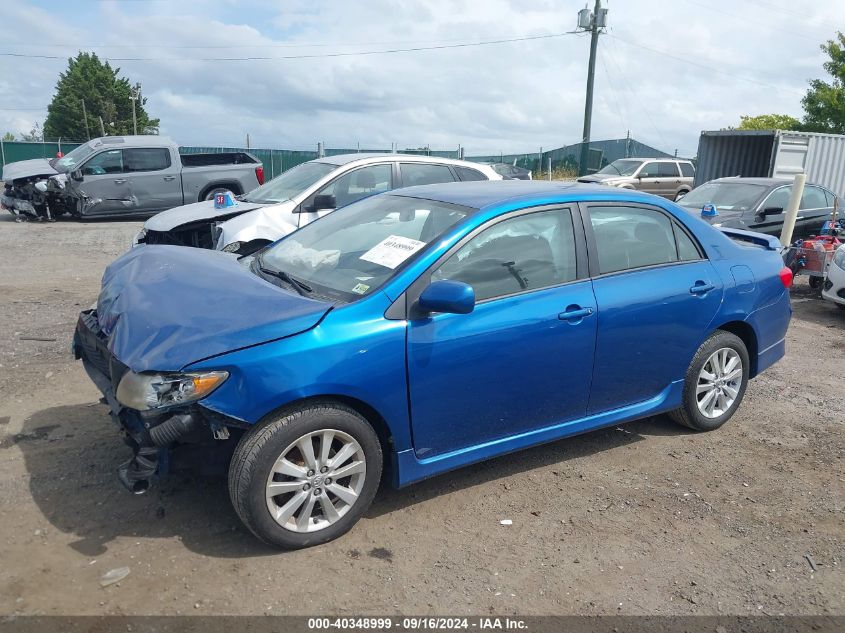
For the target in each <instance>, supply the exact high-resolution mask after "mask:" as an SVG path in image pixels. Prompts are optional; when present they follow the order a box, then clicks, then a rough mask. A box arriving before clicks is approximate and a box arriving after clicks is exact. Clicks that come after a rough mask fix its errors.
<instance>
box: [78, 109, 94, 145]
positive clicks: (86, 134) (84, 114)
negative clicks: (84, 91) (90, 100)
mask: <svg viewBox="0 0 845 633" xmlns="http://www.w3.org/2000/svg"><path fill="white" fill-rule="evenodd" d="M80 101H81V102H82V120H83V121H85V136H87V137H88V140H89V141H90V140H91V131H90V130H89V129H88V112H87V111H86V110H85V99H80Z"/></svg>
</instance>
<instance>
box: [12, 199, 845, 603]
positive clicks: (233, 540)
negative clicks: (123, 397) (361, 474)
mask: <svg viewBox="0 0 845 633" xmlns="http://www.w3.org/2000/svg"><path fill="white" fill-rule="evenodd" d="M139 226H140V224H139V223H113V222H110V223H86V224H80V223H74V222H59V223H56V224H50V225H36V224H15V223H13V222H12V221H11V217H9V216H5V217H2V219H0V253H2V262H3V266H2V269H3V277H2V279H1V280H0V297H2V300H0V321H2V323H3V324H4V327H3V328H2V330H0V516H2V521H0V561H2V565H0V613H2V614H11V613H23V614H175V613H182V614H200V613H202V614H211V613H229V614H247V613H252V614H254V613H272V614H281V613H294V614H315V613H338V614H356V613H371V614H384V613H399V612H401V613H417V614H420V613H447V612H448V613H454V614H458V613H461V614H487V613H496V614H509V613H518V614H522V615H529V614H599V613H601V614H615V613H622V614H646V613H648V614H743V615H744V614H760V613H765V614H779V613H786V614H830V613H834V614H845V573H843V566H845V561H843V551H845V548H843V546H845V522H843V519H845V516H843V508H844V507H845V468H843V449H845V434H843V423H845V415H843V414H845V390H843V386H844V385H845V375H843V362H842V359H843V356H844V355H845V336H843V332H845V311H841V310H837V309H836V308H835V306H832V305H829V304H826V303H824V302H822V301H820V300H818V299H815V298H813V297H814V295H813V294H812V293H811V292H810V290H809V288H808V287H807V285H806V282H805V281H800V282H799V283H798V285H797V287H796V289H795V291H794V295H793V298H794V301H795V303H794V307H795V318H794V320H793V322H792V327H791V330H790V334H789V352H788V356H787V358H786V359H785V360H784V361H783V362H781V363H780V364H779V365H777V366H776V367H775V368H774V369H773V370H771V371H769V372H768V373H766V374H765V375H763V376H761V377H760V378H758V379H757V380H755V381H754V382H752V384H751V386H750V388H749V390H748V395H747V396H746V400H745V402H744V404H743V406H742V408H741V410H740V412H739V414H738V415H737V416H736V417H734V419H733V420H732V421H731V422H730V423H729V424H728V425H727V426H726V427H725V428H723V429H722V430H720V431H717V432H715V433H710V434H697V433H692V432H689V431H687V430H684V429H681V428H679V427H677V426H675V425H674V424H673V423H672V422H671V421H670V420H668V419H667V418H665V417H657V418H651V419H647V420H644V421H640V422H636V423H632V424H628V425H626V426H625V427H623V428H617V429H610V430H605V431H600V432H595V433H590V434H588V435H584V436H581V437H579V438H576V439H571V440H565V441H561V442H557V443H554V444H550V445H547V446H543V447H540V448H535V449H532V450H528V451H525V452H522V453H519V454H516V455H511V456H507V457H503V458H500V459H497V460H494V461H491V462H488V463H485V464H481V465H478V466H474V467H471V468H467V469H464V470H461V471H458V472H455V473H451V474H448V475H445V476H442V477H439V478H436V479H434V480H431V481H428V482H425V483H422V484H419V485H416V486H412V487H410V488H407V489H405V490H402V491H393V490H390V489H384V490H382V491H381V492H380V493H379V496H378V497H377V499H376V502H375V504H374V506H373V507H372V509H371V510H370V511H369V512H368V513H367V515H366V517H365V518H364V519H363V520H362V521H361V522H360V523H359V524H358V525H357V526H356V527H355V528H354V529H353V531H352V532H351V533H350V534H348V535H347V536H345V537H343V538H341V539H340V540H337V541H334V542H333V543H330V544H328V545H324V546H321V547H318V548H313V549H310V550H305V551H299V552H293V553H279V552H276V551H271V550H268V549H267V548H265V547H263V546H261V545H260V544H259V543H258V542H257V541H256V540H255V539H254V538H253V537H252V536H251V535H250V534H249V533H247V532H246V531H245V530H244V529H243V528H242V527H241V526H240V523H239V521H238V519H237V517H236V516H235V513H234V511H233V510H232V509H231V507H230V505H229V500H228V495H227V490H226V485H225V480H224V479H222V478H219V477H217V478H214V477H210V478H209V477H201V476H199V475H196V474H191V473H190V472H188V473H184V472H183V473H180V474H178V475H176V476H174V477H172V478H171V479H170V480H168V481H167V482H166V483H165V484H164V485H163V486H161V487H160V488H158V489H156V490H154V491H152V492H150V493H149V494H147V495H145V496H140V497H133V496H131V495H129V493H127V492H126V491H124V490H123V489H122V488H121V487H120V485H119V484H118V482H117V479H116V477H115V469H116V467H117V465H118V464H119V463H120V462H121V461H123V460H124V459H126V458H127V453H128V449H127V448H126V447H125V446H124V445H123V444H122V443H121V442H120V440H119V438H118V436H117V433H116V430H115V429H114V428H113V426H112V424H111V422H110V421H109V419H108V415H107V413H106V410H105V408H104V407H103V406H102V405H99V404H97V400H98V397H99V394H98V393H97V391H96V390H95V388H94V386H93V385H92V384H91V383H90V381H89V380H88V379H87V377H86V376H85V374H84V372H83V370H82V367H81V366H80V364H79V363H77V362H74V361H73V360H72V359H71V357H70V353H69V342H70V337H71V333H72V330H73V326H74V322H75V319H76V314H77V312H78V311H79V310H80V309H84V308H86V307H88V306H89V305H90V304H91V303H92V302H93V301H94V299H95V298H96V295H97V291H98V287H99V279H100V275H101V274H102V271H103V268H104V266H105V265H106V264H107V263H108V262H109V261H111V260H112V259H113V258H114V257H115V256H117V255H118V254H120V253H121V252H122V251H123V250H124V249H125V248H126V247H127V246H128V244H129V241H130V239H131V236H132V235H133V233H134V232H135V231H137V229H138V227H139ZM31 338H36V339H47V340H28V339H31ZM501 519H512V520H513V525H511V526H502V525H500V523H499V521H500V520H501ZM805 555H809V556H810V557H811V558H812V561H813V562H814V565H815V566H816V568H817V570H816V571H815V572H814V571H813V570H812V569H811V566H810V564H809V563H808V561H807V559H805ZM122 566H128V567H130V568H131V574H130V575H129V576H128V577H127V578H126V579H125V580H123V581H122V582H120V583H119V584H117V585H112V586H110V587H107V588H105V589H103V588H101V587H100V585H99V581H100V577H101V576H102V574H103V573H105V572H107V571H108V570H110V569H113V568H117V567H122Z"/></svg>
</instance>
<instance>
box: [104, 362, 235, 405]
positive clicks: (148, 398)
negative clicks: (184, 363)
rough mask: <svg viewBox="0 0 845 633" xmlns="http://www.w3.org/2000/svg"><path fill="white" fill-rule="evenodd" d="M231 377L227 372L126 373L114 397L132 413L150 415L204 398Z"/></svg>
mask: <svg viewBox="0 0 845 633" xmlns="http://www.w3.org/2000/svg"><path fill="white" fill-rule="evenodd" d="M228 377H229V372H227V371H206V372H191V373H184V374H136V373H135V372H131V371H130V372H127V373H126V374H125V375H124V376H123V378H122V379H121V380H120V384H119V385H118V386H117V393H116V394H115V395H116V397H117V400H118V402H120V404H122V405H123V406H125V407H128V408H130V409H136V410H137V411H147V410H149V409H160V408H162V407H172V406H175V405H180V404H188V403H190V402H195V401H197V400H200V399H202V398H205V397H206V396H207V395H209V394H210V393H211V392H212V391H214V390H215V389H217V387H219V386H220V385H221V384H223V381H225V380H226V379H227V378H228Z"/></svg>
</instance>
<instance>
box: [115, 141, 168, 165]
mask: <svg viewBox="0 0 845 633" xmlns="http://www.w3.org/2000/svg"><path fill="white" fill-rule="evenodd" d="M123 162H124V168H125V169H126V171H160V170H162V169H167V168H168V167H170V151H169V150H168V149H167V148H164V147H145V148H136V149H125V150H123Z"/></svg>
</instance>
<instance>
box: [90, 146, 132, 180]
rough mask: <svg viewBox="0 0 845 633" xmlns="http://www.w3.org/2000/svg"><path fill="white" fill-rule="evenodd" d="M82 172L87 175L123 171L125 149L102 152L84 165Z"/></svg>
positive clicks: (119, 172) (120, 172)
mask: <svg viewBox="0 0 845 633" xmlns="http://www.w3.org/2000/svg"><path fill="white" fill-rule="evenodd" d="M82 173H83V174H85V175H86V176H102V175H103V174H122V173H123V150H120V149H110V150H108V151H107V152H101V153H99V154H97V155H96V156H94V157H93V158H92V159H91V160H89V161H88V162H87V163H85V165H83V166H82Z"/></svg>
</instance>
